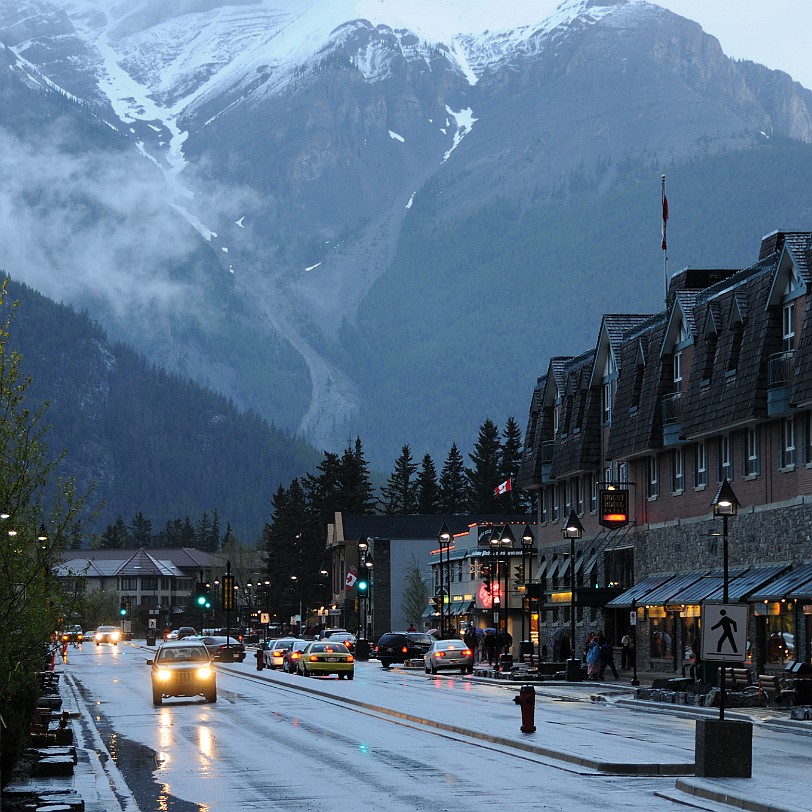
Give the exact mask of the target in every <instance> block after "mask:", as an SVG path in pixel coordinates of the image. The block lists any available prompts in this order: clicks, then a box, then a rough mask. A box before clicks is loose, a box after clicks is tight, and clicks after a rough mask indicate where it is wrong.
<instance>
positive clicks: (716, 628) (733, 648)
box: [702, 603, 748, 663]
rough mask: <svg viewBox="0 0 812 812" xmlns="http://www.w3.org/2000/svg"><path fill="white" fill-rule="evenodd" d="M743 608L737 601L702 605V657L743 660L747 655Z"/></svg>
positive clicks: (706, 658)
mask: <svg viewBox="0 0 812 812" xmlns="http://www.w3.org/2000/svg"><path fill="white" fill-rule="evenodd" d="M747 611H748V607H747V606H746V605H745V604H741V603H703V604H702V659H703V660H707V661H709V662H717V663H743V662H744V661H745V659H746V658H747Z"/></svg>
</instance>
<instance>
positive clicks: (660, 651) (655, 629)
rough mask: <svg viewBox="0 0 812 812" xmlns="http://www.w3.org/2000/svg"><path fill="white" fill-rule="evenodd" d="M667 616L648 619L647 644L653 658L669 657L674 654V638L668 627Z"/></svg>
mask: <svg viewBox="0 0 812 812" xmlns="http://www.w3.org/2000/svg"><path fill="white" fill-rule="evenodd" d="M668 620H669V618H668V617H664V618H650V619H649V646H650V651H651V656H652V658H654V659H671V658H672V657H673V656H674V649H673V645H674V639H673V635H672V634H671V632H670V631H669V629H668V626H669V625H670V624H669V622H668Z"/></svg>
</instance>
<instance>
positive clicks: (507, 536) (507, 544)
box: [499, 524, 516, 654]
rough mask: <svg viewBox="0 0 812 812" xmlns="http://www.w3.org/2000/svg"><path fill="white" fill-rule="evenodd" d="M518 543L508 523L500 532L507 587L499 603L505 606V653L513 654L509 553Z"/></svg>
mask: <svg viewBox="0 0 812 812" xmlns="http://www.w3.org/2000/svg"><path fill="white" fill-rule="evenodd" d="M515 543H516V536H514V535H513V530H512V529H511V527H510V524H506V525H505V526H504V527H503V528H502V532H501V533H500V534H499V547H500V549H501V550H503V551H504V553H505V566H504V572H505V589H504V591H502V590H501V588H500V592H502V595H503V598H502V601H501V602H500V604H499V607H500V610H501V607H502V606H504V607H505V634H504V636H503V638H502V639H503V640H504V642H505V649H506V650H505V651H503V652H502V653H503V654H512V653H513V652H511V651H509V650H508V649H509V648H510V647H509V646H508V621H509V620H510V601H509V600H508V589H509V588H510V556H509V555H508V550H510V549H512V548H513V545H514V544H515Z"/></svg>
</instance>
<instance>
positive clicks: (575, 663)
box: [561, 510, 584, 682]
mask: <svg viewBox="0 0 812 812" xmlns="http://www.w3.org/2000/svg"><path fill="white" fill-rule="evenodd" d="M561 532H562V533H563V534H564V538H567V539H569V540H570V648H571V652H570V659H569V660H567V681H568V682H579V681H580V680H581V679H582V678H583V675H582V674H581V660H580V659H579V658H578V657H576V653H577V649H576V646H575V539H579V538H581V536H583V535H584V526H583V525H582V524H581V522H580V521H578V517H577V516H576V515H575V511H574V510H570V515H569V518H568V519H567V523H566V524H565V525H564V529H563V530H562V531H561Z"/></svg>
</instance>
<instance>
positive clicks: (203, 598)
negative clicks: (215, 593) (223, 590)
mask: <svg viewBox="0 0 812 812" xmlns="http://www.w3.org/2000/svg"><path fill="white" fill-rule="evenodd" d="M208 602H209V596H208V595H207V594H206V584H205V583H204V582H203V581H198V582H197V584H196V586H195V603H196V604H197V605H198V606H199V607H200V608H201V609H202V608H204V607H205V606H206V604H207V603H208Z"/></svg>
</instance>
